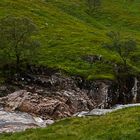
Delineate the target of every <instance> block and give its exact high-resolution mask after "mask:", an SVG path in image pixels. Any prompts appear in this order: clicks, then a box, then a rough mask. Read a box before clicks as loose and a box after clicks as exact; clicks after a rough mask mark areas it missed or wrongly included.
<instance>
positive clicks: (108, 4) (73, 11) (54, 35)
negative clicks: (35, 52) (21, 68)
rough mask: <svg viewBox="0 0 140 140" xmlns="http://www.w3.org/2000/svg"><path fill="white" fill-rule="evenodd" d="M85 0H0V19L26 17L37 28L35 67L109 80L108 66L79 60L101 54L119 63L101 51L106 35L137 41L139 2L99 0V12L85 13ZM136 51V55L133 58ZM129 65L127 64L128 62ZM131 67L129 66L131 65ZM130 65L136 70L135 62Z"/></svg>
mask: <svg viewBox="0 0 140 140" xmlns="http://www.w3.org/2000/svg"><path fill="white" fill-rule="evenodd" d="M85 1H86V0H16V1H15V0H0V18H2V17H4V16H7V15H16V16H27V17H29V18H31V19H32V20H33V21H34V22H35V23H36V24H37V25H38V27H39V29H40V34H39V35H38V38H39V40H40V42H41V48H40V52H39V53H40V55H39V57H37V58H36V59H38V60H39V62H38V63H39V64H41V65H47V66H49V67H55V68H60V69H63V70H65V71H67V72H69V73H71V74H79V75H82V76H84V77H86V78H88V79H90V78H109V79H112V78H113V71H112V67H111V66H110V65H107V64H103V63H95V64H94V65H93V66H92V67H91V66H90V64H89V63H88V62H86V61H84V60H83V59H82V56H85V55H94V54H96V55H102V56H103V59H105V60H110V61H112V62H118V63H119V62H121V59H120V58H119V57H118V56H117V55H116V54H115V53H113V52H111V51H108V50H105V49H104V48H102V47H101V46H102V43H103V42H108V38H107V36H106V33H108V32H110V31H112V30H113V31H120V32H121V34H122V37H124V38H127V37H131V38H135V39H136V41H137V42H138V46H139V42H140V39H139V38H140V18H139V16H140V1H139V0H135V1H134V2H132V3H131V2H129V1H122V0H102V7H101V9H100V10H99V11H98V12H97V13H96V14H94V15H89V14H87V9H88V7H87V4H86V2H85ZM138 54H139V52H137V55H138ZM130 63H131V62H130ZM131 64H132V63H131ZM133 66H135V68H136V69H137V70H139V69H140V64H139V63H134V64H133Z"/></svg>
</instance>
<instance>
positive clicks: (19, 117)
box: [0, 109, 46, 133]
mask: <svg viewBox="0 0 140 140" xmlns="http://www.w3.org/2000/svg"><path fill="white" fill-rule="evenodd" d="M45 126H46V122H45V121H43V120H42V119H41V118H38V119H37V118H35V117H32V116H31V115H29V114H27V113H22V112H9V111H4V110H3V109H1V110H0V133H2V132H19V131H24V130H26V129H29V128H36V127H45Z"/></svg>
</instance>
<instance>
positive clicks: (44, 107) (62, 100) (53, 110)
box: [0, 90, 94, 119]
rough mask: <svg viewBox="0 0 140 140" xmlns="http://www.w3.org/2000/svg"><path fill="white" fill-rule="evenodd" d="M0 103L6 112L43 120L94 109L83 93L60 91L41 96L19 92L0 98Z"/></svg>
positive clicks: (91, 102)
mask: <svg viewBox="0 0 140 140" xmlns="http://www.w3.org/2000/svg"><path fill="white" fill-rule="evenodd" d="M0 103H1V105H2V106H3V107H4V109H5V110H7V111H15V110H18V111H21V112H28V113H30V114H32V115H37V116H41V117H42V118H43V119H52V118H53V119H58V118H64V117H68V116H72V114H74V113H76V112H79V111H82V110H89V109H92V108H93V107H94V100H90V98H89V97H88V96H87V95H86V94H85V93H82V92H75V91H61V92H55V93H52V95H50V96H44V95H43V96H42V95H39V94H38V93H31V92H27V91H26V90H20V91H16V92H14V93H12V94H9V95H8V96H6V97H3V98H1V99H0Z"/></svg>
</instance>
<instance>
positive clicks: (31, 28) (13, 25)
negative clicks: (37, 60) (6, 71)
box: [0, 16, 39, 70]
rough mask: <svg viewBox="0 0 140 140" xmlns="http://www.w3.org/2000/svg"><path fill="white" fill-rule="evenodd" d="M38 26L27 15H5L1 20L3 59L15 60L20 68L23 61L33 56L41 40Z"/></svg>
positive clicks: (0, 35) (0, 31)
mask: <svg viewBox="0 0 140 140" xmlns="http://www.w3.org/2000/svg"><path fill="white" fill-rule="evenodd" d="M36 34H37V26H36V25H35V24H34V23H33V21H31V20H30V19H28V18H26V17H10V16H8V17H5V18H2V19H1V20H0V52H1V54H2V55H3V58H2V60H1V61H5V60H7V61H8V62H10V61H12V62H13V61H14V62H15V64H16V68H17V70H19V67H20V64H21V62H22V61H24V60H25V59H26V60H29V59H31V58H32V57H33V55H34V52H35V50H36V48H37V47H38V46H39V42H38V41H37V40H36V39H35V38H36V37H35V36H36Z"/></svg>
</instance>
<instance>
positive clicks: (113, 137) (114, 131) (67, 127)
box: [0, 107, 140, 140]
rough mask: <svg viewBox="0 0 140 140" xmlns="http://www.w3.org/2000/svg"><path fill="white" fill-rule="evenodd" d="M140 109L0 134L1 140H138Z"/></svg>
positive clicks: (72, 119) (139, 133)
mask: <svg viewBox="0 0 140 140" xmlns="http://www.w3.org/2000/svg"><path fill="white" fill-rule="evenodd" d="M139 138H140V107H135V108H129V109H123V110H120V111H117V112H114V113H111V114H108V115H106V116H100V117H85V118H68V119H64V120H62V121H59V122H57V123H55V124H54V125H52V126H49V127H48V128H43V129H31V130H27V131H25V132H21V133H14V134H1V135H0V139H1V140H139Z"/></svg>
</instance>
